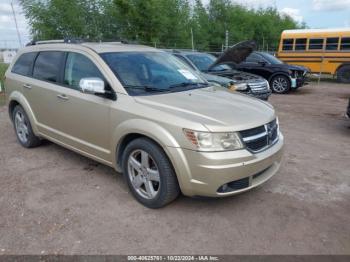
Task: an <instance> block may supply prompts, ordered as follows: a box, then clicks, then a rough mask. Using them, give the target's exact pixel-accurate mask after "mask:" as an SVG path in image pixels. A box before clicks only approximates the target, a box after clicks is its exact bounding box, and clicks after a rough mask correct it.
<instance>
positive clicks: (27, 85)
mask: <svg viewBox="0 0 350 262" xmlns="http://www.w3.org/2000/svg"><path fill="white" fill-rule="evenodd" d="M23 87H24V88H27V89H32V86H31V85H29V84H24V85H23Z"/></svg>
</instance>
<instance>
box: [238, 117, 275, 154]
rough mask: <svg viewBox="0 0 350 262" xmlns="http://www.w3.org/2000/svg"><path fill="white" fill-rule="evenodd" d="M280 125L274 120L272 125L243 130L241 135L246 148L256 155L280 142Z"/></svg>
mask: <svg viewBox="0 0 350 262" xmlns="http://www.w3.org/2000/svg"><path fill="white" fill-rule="evenodd" d="M278 128H279V127H278V123H277V120H276V119H275V120H273V121H271V122H270V123H268V124H266V125H263V126H259V127H256V128H252V129H248V130H243V131H241V132H240V135H241V137H242V139H243V142H244V144H245V146H246V148H247V149H248V150H249V151H251V152H254V153H258V152H261V151H263V150H265V149H267V148H269V147H271V146H272V145H274V144H275V143H276V142H277V141H278V132H279V131H278Z"/></svg>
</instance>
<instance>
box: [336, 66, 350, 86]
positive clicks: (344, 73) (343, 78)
mask: <svg viewBox="0 0 350 262" xmlns="http://www.w3.org/2000/svg"><path fill="white" fill-rule="evenodd" d="M337 80H338V81H339V82H340V83H350V65H347V66H342V67H341V68H339V70H338V71H337Z"/></svg>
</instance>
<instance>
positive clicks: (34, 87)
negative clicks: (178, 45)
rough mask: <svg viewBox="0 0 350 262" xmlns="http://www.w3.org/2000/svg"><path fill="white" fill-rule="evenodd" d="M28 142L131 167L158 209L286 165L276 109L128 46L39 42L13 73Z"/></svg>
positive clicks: (12, 93)
mask: <svg viewBox="0 0 350 262" xmlns="http://www.w3.org/2000/svg"><path fill="white" fill-rule="evenodd" d="M5 85H6V90H7V98H8V109H9V115H10V118H11V120H12V122H13V124H14V128H15V132H16V135H17V138H18V141H19V143H20V144H21V145H22V146H24V147H27V148H30V147H35V146H38V145H40V142H41V140H42V139H48V140H50V141H53V142H54V143H57V144H59V145H62V146H64V147H66V148H69V149H71V150H73V151H75V152H78V153H80V154H82V155H84V156H87V157H89V158H92V159H94V160H96V161H98V162H101V163H103V164H106V165H108V166H111V167H113V168H115V169H116V170H117V171H118V172H122V173H123V174H124V177H125V179H126V181H127V184H128V186H129V188H130V190H131V192H132V193H133V195H134V196H135V198H136V199H137V200H138V201H139V202H141V203H142V204H143V205H145V206H147V207H150V208H159V207H162V206H164V205H166V204H167V203H169V202H171V201H172V200H174V199H175V198H176V197H177V196H178V195H179V193H180V192H182V193H183V194H185V195H187V196H210V197H223V196H230V195H233V194H237V193H241V192H244V191H247V190H250V189H252V188H254V187H256V186H258V185H260V184H262V183H264V182H265V181H267V180H268V179H269V178H271V177H272V176H273V175H274V174H275V173H276V172H277V171H278V169H279V166H280V161H281V155H282V147H283V136H282V134H281V133H280V130H279V125H278V119H277V118H276V114H275V111H274V109H273V107H272V106H271V105H270V104H268V103H266V102H262V101H260V100H257V99H254V98H250V97H248V96H245V95H242V94H239V93H232V92H230V91H228V90H226V89H224V88H220V87H214V86H211V85H210V84H208V82H207V81H206V80H204V79H203V78H202V77H201V76H200V75H199V74H198V73H196V72H195V71H193V70H191V68H189V67H188V66H186V65H185V64H184V63H182V62H181V61H180V60H178V59H177V58H175V57H174V56H172V55H171V54H168V53H166V52H163V51H160V50H157V49H154V48H150V47H145V46H139V45H128V44H123V43H83V42H76V43H74V42H67V41H62V42H60V41H47V42H36V43H32V44H31V45H30V46H27V47H25V48H23V49H22V50H21V51H20V52H19V53H18V55H17V57H16V59H14V62H13V63H12V65H11V66H10V67H9V69H8V71H7V72H6V80H5Z"/></svg>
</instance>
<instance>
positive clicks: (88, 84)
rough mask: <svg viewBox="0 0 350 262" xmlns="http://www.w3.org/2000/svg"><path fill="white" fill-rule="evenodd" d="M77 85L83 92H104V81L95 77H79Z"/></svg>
mask: <svg viewBox="0 0 350 262" xmlns="http://www.w3.org/2000/svg"><path fill="white" fill-rule="evenodd" d="M79 87H80V89H81V91H82V92H83V93H88V94H105V93H106V90H105V82H104V81H103V80H102V79H100V78H97V77H87V78H82V79H80V82H79Z"/></svg>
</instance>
